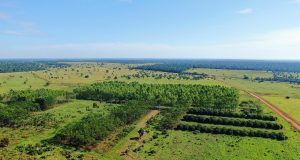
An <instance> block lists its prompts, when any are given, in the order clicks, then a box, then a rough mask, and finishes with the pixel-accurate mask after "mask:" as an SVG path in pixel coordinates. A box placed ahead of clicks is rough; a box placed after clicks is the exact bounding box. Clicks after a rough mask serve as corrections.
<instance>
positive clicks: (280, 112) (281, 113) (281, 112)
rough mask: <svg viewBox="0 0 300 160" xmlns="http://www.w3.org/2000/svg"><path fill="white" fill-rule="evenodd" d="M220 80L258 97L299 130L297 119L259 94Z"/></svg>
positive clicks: (299, 125)
mask: <svg viewBox="0 0 300 160" xmlns="http://www.w3.org/2000/svg"><path fill="white" fill-rule="evenodd" d="M220 82H223V83H225V84H227V85H229V86H232V87H234V88H236V89H238V90H241V91H243V92H245V93H247V94H249V95H250V96H252V97H254V98H256V99H258V100H259V101H261V102H262V103H264V104H265V105H267V106H268V107H269V108H271V109H272V110H273V112H275V113H277V114H279V115H280V116H281V117H282V118H283V119H285V120H286V121H287V122H289V123H290V124H291V125H292V126H293V127H294V128H295V129H296V130H297V131H298V132H300V124H299V123H298V122H297V121H295V120H294V119H293V118H291V117H290V116H289V115H287V114H286V113H285V112H283V111H282V110H280V109H279V108H278V107H276V106H275V105H273V104H272V103H270V102H269V101H267V100H265V99H264V98H262V97H260V96H259V95H257V94H255V93H251V92H249V91H246V90H244V89H243V88H240V87H237V86H235V85H232V84H230V83H227V82H226V81H222V80H220Z"/></svg>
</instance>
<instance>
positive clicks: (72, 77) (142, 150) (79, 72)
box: [0, 62, 300, 160]
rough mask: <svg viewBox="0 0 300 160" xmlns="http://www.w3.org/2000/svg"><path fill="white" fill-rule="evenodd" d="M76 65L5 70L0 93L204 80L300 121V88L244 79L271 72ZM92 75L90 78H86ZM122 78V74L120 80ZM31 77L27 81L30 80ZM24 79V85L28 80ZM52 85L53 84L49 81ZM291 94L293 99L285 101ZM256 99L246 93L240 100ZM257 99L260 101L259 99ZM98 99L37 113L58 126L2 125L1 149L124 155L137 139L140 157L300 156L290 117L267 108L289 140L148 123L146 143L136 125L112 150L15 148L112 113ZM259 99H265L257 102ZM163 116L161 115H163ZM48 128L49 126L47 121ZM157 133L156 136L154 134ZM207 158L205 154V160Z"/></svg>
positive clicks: (6, 153) (15, 155) (16, 155)
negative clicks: (177, 73)
mask: <svg viewBox="0 0 300 160" xmlns="http://www.w3.org/2000/svg"><path fill="white" fill-rule="evenodd" d="M69 64H71V67H69V68H66V69H50V70H47V71H36V72H25V73H0V83H1V87H0V93H1V94H3V93H6V92H8V91H9V90H11V89H14V90H23V89H29V88H31V89H37V88H49V89H61V90H67V91H72V89H74V88H76V87H77V86H81V85H87V84H91V83H94V82H101V81H111V80H118V81H126V82H140V83H172V84H203V85H223V86H231V85H232V86H236V87H238V88H243V89H246V90H249V91H251V92H255V93H258V94H260V95H262V96H263V97H264V98H265V99H267V100H268V101H270V102H272V103H274V104H276V106H278V107H279V108H280V109H282V110H283V111H285V112H286V113H287V114H289V115H290V116H291V117H293V118H294V119H296V120H298V122H299V121H300V116H299V115H300V107H298V106H300V86H298V85H294V84H288V83H271V82H263V83H258V82H254V81H251V80H243V77H244V75H247V76H249V77H251V78H255V77H256V76H259V77H269V76H271V75H272V74H271V73H269V72H260V71H237V70H234V71H230V70H214V69H193V70H192V71H196V72H199V73H207V74H210V75H215V77H216V80H214V79H211V78H210V79H203V80H178V79H166V78H162V79H155V78H152V77H149V78H131V79H126V78H122V76H123V75H131V74H135V73H137V71H136V70H129V69H128V66H129V65H123V64H102V63H84V62H76V63H69ZM156 73H162V72H156ZM86 76H87V77H86ZM115 77H117V78H115ZM25 81H26V82H25ZM24 82H25V83H24ZM47 83H48V84H47ZM286 96H290V99H286V98H285V97H286ZM246 100H253V101H257V100H256V99H254V98H252V97H249V96H248V95H247V94H245V93H243V92H241V98H240V101H246ZM257 102H258V101H257ZM93 103H95V102H94V101H83V100H72V101H71V102H68V103H65V104H60V105H56V106H55V107H54V108H52V109H49V110H47V111H43V112H35V113H33V116H39V115H43V114H52V115H53V116H54V117H55V120H56V121H57V122H58V125H57V126H51V125H50V126H48V127H34V126H26V127H23V128H21V129H13V128H5V127H4V128H1V130H0V138H2V137H8V138H9V139H10V141H11V142H10V144H9V146H8V147H6V148H3V149H0V159H8V157H9V158H11V159H30V158H32V159H33V158H37V159H41V157H45V158H46V159H53V160H54V159H55V160H56V159H66V158H65V156H64V154H65V152H66V151H67V152H70V155H71V157H73V158H74V159H79V158H78V157H80V156H81V155H83V157H84V159H104V160H106V159H107V160H109V159H122V157H120V151H121V150H122V149H123V148H124V146H126V145H128V144H131V143H133V144H134V145H137V146H140V147H139V150H136V151H135V152H134V151H133V149H135V148H136V147H131V149H132V150H131V151H130V154H131V155H132V157H133V158H135V159H153V160H154V159H160V160H167V159H174V160H176V159H178V160H181V159H189V160H190V159H212V160H216V159H224V160H227V159H237V160H240V159H299V158H300V152H299V151H300V134H299V132H296V131H295V129H294V128H292V127H291V125H290V124H288V123H287V122H286V121H284V120H283V119H282V118H280V117H278V116H277V115H276V114H275V113H273V112H272V111H271V110H270V109H269V108H268V107H267V106H265V105H263V104H261V105H262V106H263V110H264V113H265V114H267V115H274V116H277V117H278V122H279V123H280V124H282V125H283V126H284V129H283V132H284V133H285V134H286V135H287V136H288V137H289V139H288V140H286V141H277V140H271V139H263V138H249V137H243V138H241V137H237V136H227V135H213V134H207V133H201V134H193V133H192V132H183V131H174V130H169V131H168V133H167V135H166V134H162V133H161V132H158V131H156V130H155V129H154V128H153V126H151V125H147V127H146V130H147V131H149V133H148V134H146V136H145V138H144V141H141V142H138V141H137V142H135V141H132V140H130V138H132V137H136V136H137V135H138V134H137V131H138V129H139V127H138V126H136V127H135V128H134V129H133V131H132V132H130V133H129V134H128V135H127V136H126V137H124V138H122V139H121V140H119V141H118V142H116V143H115V144H114V145H113V146H112V147H111V148H110V149H109V151H107V152H105V153H97V152H96V151H87V150H84V149H76V148H72V147H65V146H58V145H53V146H52V147H53V150H52V151H49V152H46V153H44V154H42V155H37V156H28V155H27V154H25V153H20V152H18V151H17V150H16V147H17V146H20V145H27V144H36V143H40V142H41V141H43V140H47V139H49V138H51V137H53V136H54V135H55V133H56V132H57V131H58V130H59V129H60V128H62V127H63V126H64V125H67V124H70V123H73V122H76V121H79V120H80V119H81V118H82V117H84V116H85V115H87V114H88V113H91V112H101V113H104V114H105V113H108V110H109V108H111V107H113V105H111V104H107V103H99V102H96V103H98V105H99V106H100V107H99V108H93V107H92V106H93ZM258 103H260V102H258ZM158 117H159V115H158ZM46 126H47V125H46ZM154 135H158V136H157V138H153V136H154ZM204 157H205V158H204Z"/></svg>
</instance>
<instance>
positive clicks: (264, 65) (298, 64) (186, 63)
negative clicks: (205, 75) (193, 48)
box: [135, 60, 300, 73]
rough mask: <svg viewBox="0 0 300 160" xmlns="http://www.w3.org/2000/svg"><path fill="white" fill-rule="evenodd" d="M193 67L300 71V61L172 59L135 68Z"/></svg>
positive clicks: (177, 69)
mask: <svg viewBox="0 0 300 160" xmlns="http://www.w3.org/2000/svg"><path fill="white" fill-rule="evenodd" d="M191 68H212V69H230V70H259V71H273V72H300V61H262V60H170V61H163V62H162V63H159V64H153V65H144V66H138V67H135V69H143V70H154V71H165V72H176V73H182V72H184V71H186V70H187V69H191Z"/></svg>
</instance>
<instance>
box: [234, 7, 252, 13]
mask: <svg viewBox="0 0 300 160" xmlns="http://www.w3.org/2000/svg"><path fill="white" fill-rule="evenodd" d="M253 11H254V10H253V9H252V8H245V9H242V10H239V11H236V13H238V14H252V13H253Z"/></svg>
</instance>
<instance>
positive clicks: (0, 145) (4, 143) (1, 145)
mask: <svg viewBox="0 0 300 160" xmlns="http://www.w3.org/2000/svg"><path fill="white" fill-rule="evenodd" d="M8 144H9V139H8V138H2V139H0V148H4V147H7V146H8Z"/></svg>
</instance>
